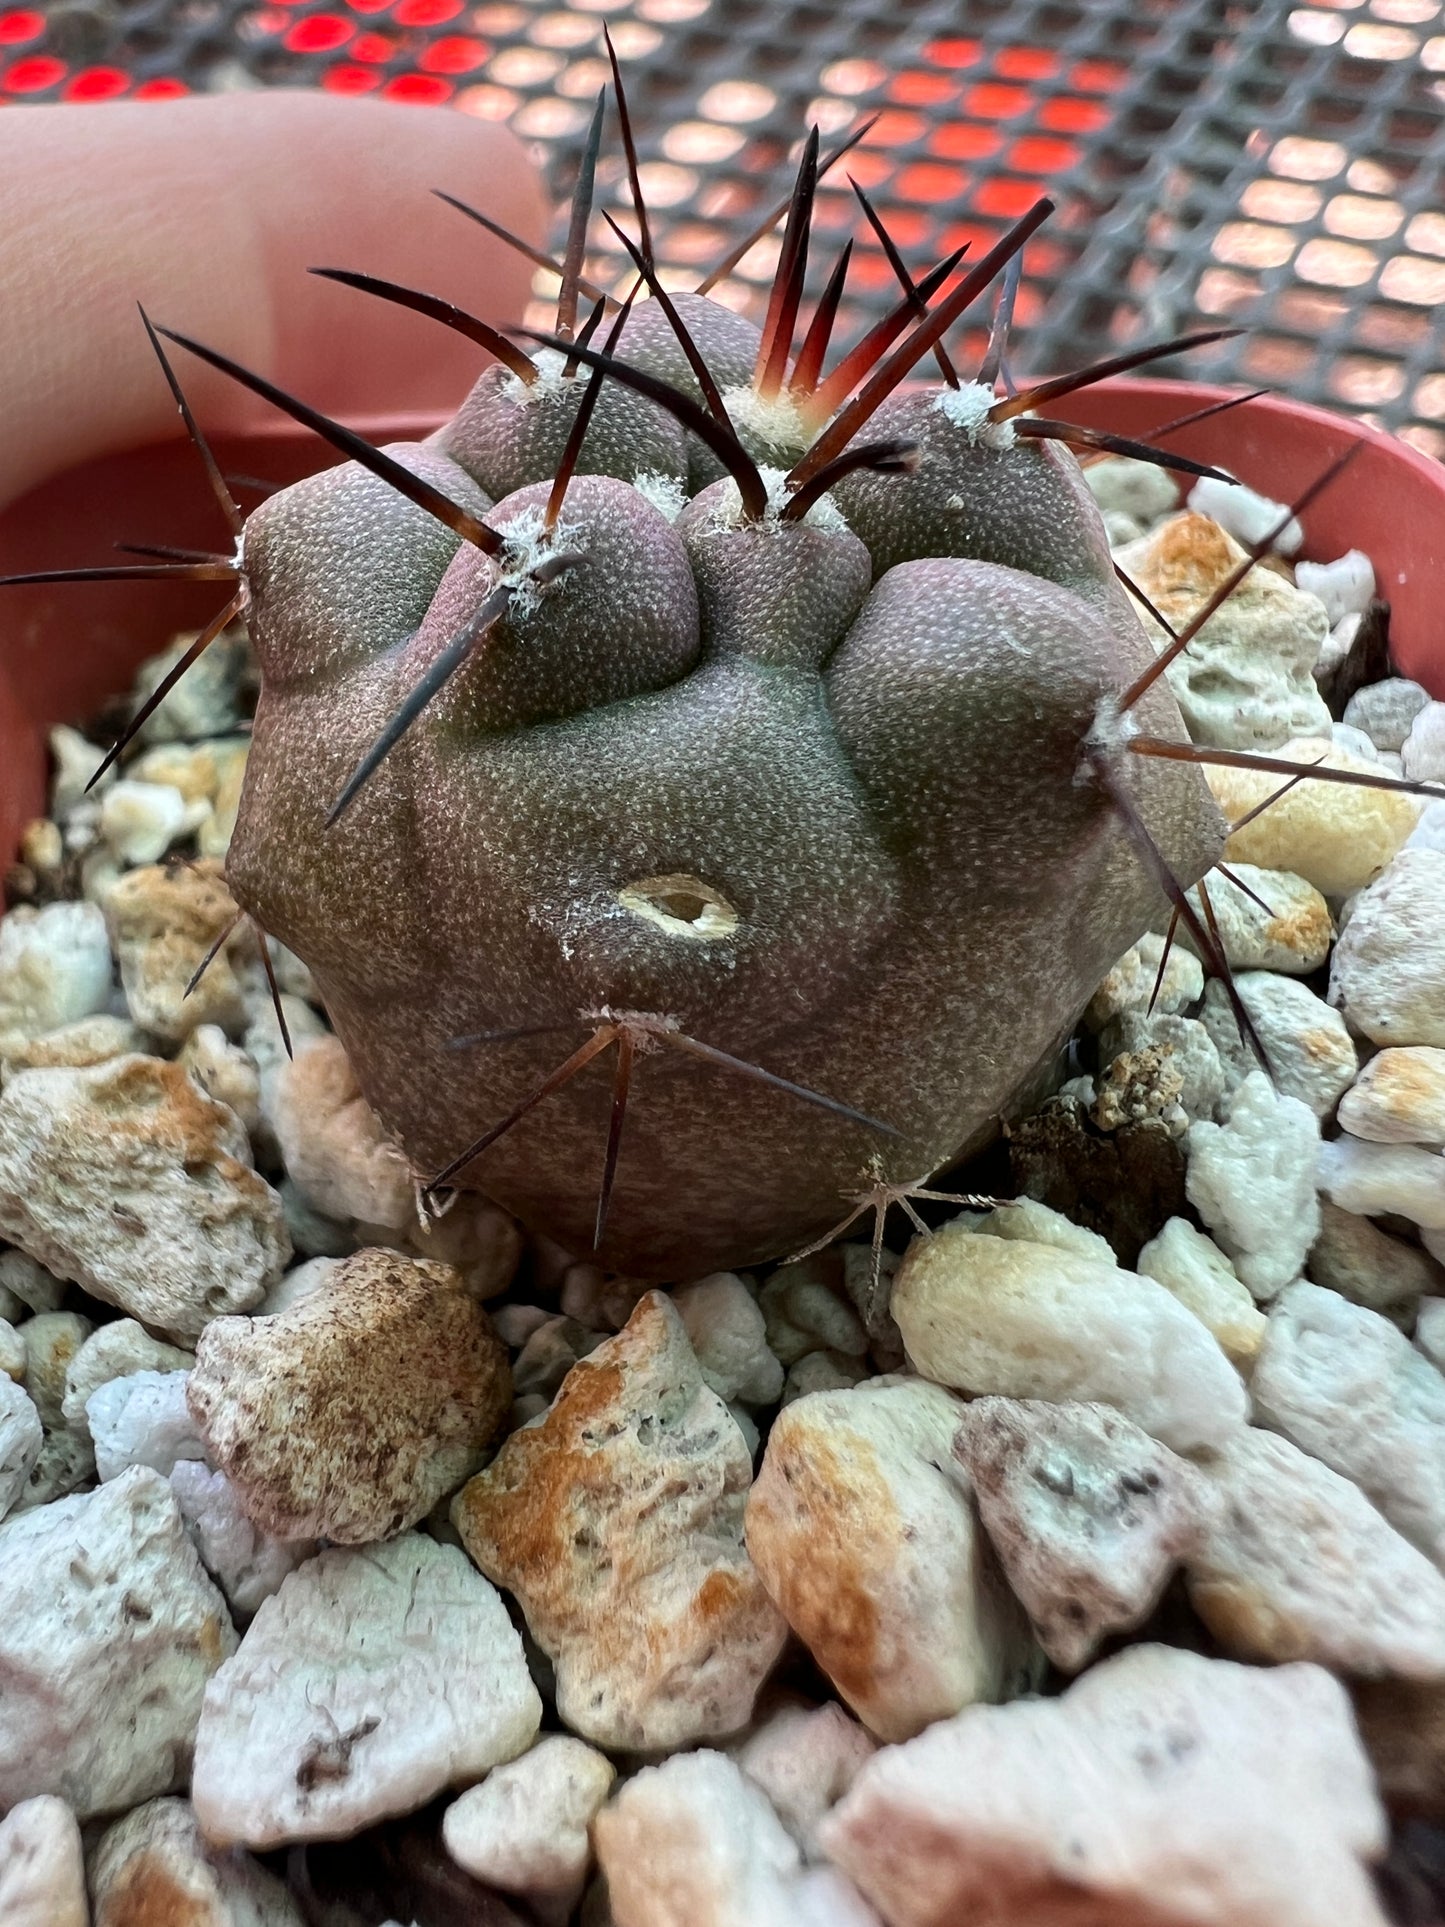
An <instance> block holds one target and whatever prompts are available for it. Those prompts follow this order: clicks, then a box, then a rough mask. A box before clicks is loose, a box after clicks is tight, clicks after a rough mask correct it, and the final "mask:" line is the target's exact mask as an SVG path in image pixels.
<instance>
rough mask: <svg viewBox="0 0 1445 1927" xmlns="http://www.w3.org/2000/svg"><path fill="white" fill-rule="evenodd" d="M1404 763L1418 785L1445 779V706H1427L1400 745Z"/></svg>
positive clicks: (1403, 765) (1429, 704)
mask: <svg viewBox="0 0 1445 1927" xmlns="http://www.w3.org/2000/svg"><path fill="white" fill-rule="evenodd" d="M1400 763H1401V767H1402V768H1403V770H1404V772H1405V774H1406V776H1409V777H1412V778H1413V779H1414V780H1415V781H1416V782H1417V783H1421V782H1440V781H1442V780H1445V703H1427V704H1426V705H1425V707H1424V708H1423V709H1422V710H1421V711H1420V713H1419V715H1418V716H1416V717H1415V719H1414V721H1413V722H1412V723H1411V725H1410V734H1409V735H1408V736H1407V737H1406V738H1405V740H1404V742H1403V744H1402V745H1401V746H1400Z"/></svg>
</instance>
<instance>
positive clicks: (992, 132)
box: [928, 120, 1003, 161]
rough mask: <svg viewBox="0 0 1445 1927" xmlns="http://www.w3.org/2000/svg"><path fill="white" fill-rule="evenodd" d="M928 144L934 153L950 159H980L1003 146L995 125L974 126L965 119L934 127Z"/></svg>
mask: <svg viewBox="0 0 1445 1927" xmlns="http://www.w3.org/2000/svg"><path fill="white" fill-rule="evenodd" d="M928 145H929V148H930V150H931V151H932V152H933V153H935V154H942V155H943V156H944V157H945V158H946V159H948V160H951V161H976V160H982V159H983V158H984V156H985V155H988V154H996V153H997V152H998V150H999V148H1000V147H1002V146H1003V135H1002V134H1000V133H999V131H998V129H997V128H996V127H976V126H974V125H973V124H972V123H971V122H969V121H966V120H955V121H949V122H948V123H946V124H945V125H944V126H942V127H936V128H935V129H934V131H933V133H932V134H931V135H930V136H929V141H928Z"/></svg>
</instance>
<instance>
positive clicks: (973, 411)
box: [933, 381, 1014, 448]
mask: <svg viewBox="0 0 1445 1927" xmlns="http://www.w3.org/2000/svg"><path fill="white" fill-rule="evenodd" d="M997 401H998V396H997V395H996V394H995V393H994V392H993V390H992V389H991V388H989V387H986V386H985V385H984V383H983V382H981V381H965V382H961V383H960V384H959V386H958V387H957V388H940V389H939V391H938V393H937V394H936V395H935V396H934V398H933V405H934V407H935V408H936V409H937V410H938V412H939V414H940V415H943V416H944V417H946V419H947V420H949V421H951V422H952V423H953V425H954V427H955V428H961V429H962V430H963V432H964V434H965V435H967V437H968V439H969V440H970V441H971V442H973V443H975V444H979V443H981V444H982V446H983V447H984V448H1012V447H1013V445H1014V425H1013V423H1012V422H1011V421H1007V422H991V421H990V420H989V418H988V411H989V409H990V408H992V407H993V406H994V404H995V403H996V402H997Z"/></svg>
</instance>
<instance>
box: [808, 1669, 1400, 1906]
mask: <svg viewBox="0 0 1445 1927" xmlns="http://www.w3.org/2000/svg"><path fill="white" fill-rule="evenodd" d="M822 1838H823V1845H824V1849H825V1851H826V1852H827V1853H828V1855H829V1857H830V1858H831V1859H832V1860H833V1861H835V1862H836V1863H837V1864H838V1865H839V1866H841V1867H842V1868H843V1870H844V1872H846V1873H848V1874H851V1876H852V1877H853V1879H854V1881H855V1882H856V1883H857V1885H858V1886H859V1887H860V1888H861V1889H862V1891H863V1892H864V1894H865V1895H869V1896H871V1897H872V1898H873V1899H874V1900H876V1902H877V1904H878V1905H879V1906H880V1907H882V1908H885V1909H886V1910H887V1918H888V1922H889V1927H962V1923H965V1922H974V1921H977V1922H980V1923H981V1922H983V1921H986V1920H987V1921H997V1922H999V1923H1004V1922H1010V1923H1012V1922H1018V1923H1020V1927H1022V1923H1023V1922H1025V1921H1029V1922H1035V1921H1036V1922H1038V1923H1039V1927H1043V1923H1044V1922H1046V1921H1047V1922H1059V1923H1062V1922H1064V1921H1067V1922H1068V1924H1069V1927H1386V1916H1385V1914H1384V1912H1383V1911H1382V1909H1381V1907H1380V1904H1379V1902H1378V1900H1377V1899H1376V1898H1375V1893H1374V1888H1373V1886H1372V1883H1371V1881H1370V1877H1369V1873H1368V1871H1367V1868H1366V1865H1365V1864H1364V1863H1367V1862H1369V1861H1372V1860H1375V1859H1377V1858H1378V1857H1379V1856H1380V1855H1381V1854H1382V1853H1383V1852H1384V1848H1385V1840H1386V1825H1385V1815H1384V1812H1383V1810H1382V1808H1381V1806H1380V1803H1379V1800H1378V1797H1377V1795H1376V1793H1375V1789H1374V1782H1373V1778H1372V1775H1371V1772H1370V1767H1369V1763H1368V1761H1367V1760H1366V1758H1365V1754H1364V1751H1363V1749H1362V1747H1361V1745H1360V1742H1359V1739H1358V1737H1357V1736H1356V1733H1355V1728H1354V1722H1353V1720H1352V1718H1351V1715H1350V1706H1349V1701H1348V1699H1347V1698H1346V1695H1345V1691H1344V1688H1343V1687H1342V1686H1340V1685H1339V1684H1338V1683H1337V1682H1336V1681H1335V1680H1333V1679H1331V1678H1330V1676H1329V1674H1328V1673H1326V1672H1325V1671H1324V1670H1323V1669H1322V1668H1320V1667H1315V1666H1287V1667H1281V1668H1278V1669H1277V1670H1275V1671H1271V1672H1266V1671H1262V1670H1260V1669H1259V1668H1256V1667H1249V1666H1238V1665H1235V1664H1233V1663H1232V1662H1230V1661H1228V1660H1210V1659H1203V1658H1201V1657H1199V1656H1198V1655H1197V1654H1195V1653H1188V1652H1179V1651H1175V1650H1173V1649H1171V1648H1168V1647H1163V1646H1136V1647H1133V1648H1131V1649H1130V1650H1129V1651H1127V1652H1124V1653H1120V1654H1119V1655H1117V1657H1115V1658H1113V1659H1110V1660H1106V1661H1105V1662H1104V1663H1103V1664H1102V1665H1100V1666H1096V1667H1093V1668H1092V1669H1091V1670H1090V1671H1089V1672H1087V1673H1085V1674H1084V1676H1083V1678H1082V1679H1080V1680H1078V1681H1077V1682H1076V1683H1075V1684H1074V1685H1073V1686H1072V1687H1070V1689H1069V1690H1068V1692H1067V1693H1065V1694H1064V1695H1063V1697H1062V1698H1061V1699H1052V1700H1030V1701H1021V1702H1018V1703H1016V1704H1014V1705H1012V1706H1004V1707H973V1708H970V1709H969V1710H968V1711H967V1712H965V1713H961V1714H960V1715H959V1716H958V1718H957V1719H952V1720H945V1721H942V1722H940V1724H939V1725H937V1726H934V1727H932V1728H930V1730H929V1731H928V1732H927V1733H925V1734H923V1735H922V1737H921V1738H919V1739H916V1740H911V1741H910V1742H909V1743H908V1744H907V1745H906V1746H898V1747H889V1748H887V1749H885V1750H884V1751H883V1752H881V1753H879V1754H878V1755H876V1757H875V1758H874V1759H873V1760H871V1761H870V1762H869V1764H868V1765H867V1766H866V1767H865V1768H864V1770H863V1772H862V1773H861V1774H860V1775H859V1776H858V1779H857V1780H856V1781H855V1782H854V1784H853V1789H852V1791H851V1792H850V1793H849V1794H848V1795H847V1797H846V1798H845V1799H843V1800H841V1801H840V1802H839V1804H838V1805H837V1806H836V1807H835V1808H834V1809H833V1811H832V1813H831V1814H830V1815H829V1816H828V1818H827V1819H826V1820H825V1821H824V1823H823V1828H822Z"/></svg>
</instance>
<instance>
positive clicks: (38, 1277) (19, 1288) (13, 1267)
mask: <svg viewBox="0 0 1445 1927" xmlns="http://www.w3.org/2000/svg"><path fill="white" fill-rule="evenodd" d="M0 1291H3V1292H5V1293H6V1294H7V1295H9V1296H10V1297H13V1298H18V1299H19V1300H20V1302H21V1304H22V1305H28V1306H29V1307H30V1309H31V1311H34V1312H41V1311H58V1310H59V1309H60V1301H61V1299H62V1298H64V1296H65V1280H64V1279H63V1278H57V1277H56V1276H55V1274H54V1272H51V1271H47V1270H46V1269H45V1267H44V1265H42V1264H39V1263H37V1261H36V1260H35V1259H34V1258H32V1257H31V1256H30V1255H29V1253H28V1252H24V1251H0Z"/></svg>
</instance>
